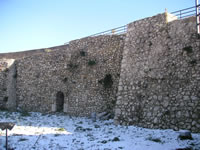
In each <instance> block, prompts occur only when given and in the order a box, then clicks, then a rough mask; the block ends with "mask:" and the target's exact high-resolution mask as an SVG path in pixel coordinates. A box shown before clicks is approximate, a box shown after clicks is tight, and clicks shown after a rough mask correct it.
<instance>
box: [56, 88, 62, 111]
mask: <svg viewBox="0 0 200 150" xmlns="http://www.w3.org/2000/svg"><path fill="white" fill-rule="evenodd" d="M63 106H64V94H63V92H61V91H59V92H57V94H56V111H57V112H63V109H64V107H63Z"/></svg>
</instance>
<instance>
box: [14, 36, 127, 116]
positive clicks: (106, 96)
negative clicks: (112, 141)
mask: <svg viewBox="0 0 200 150" xmlns="http://www.w3.org/2000/svg"><path fill="white" fill-rule="evenodd" d="M123 47H124V36H99V37H89V38H84V39H80V40H76V41H72V42H70V43H69V45H66V47H65V48H64V47H62V48H63V49H62V50H57V51H51V49H49V52H46V53H45V54H40V55H34V56H31V57H26V58H24V59H20V60H18V61H17V74H18V75H17V99H18V101H17V105H18V107H19V108H20V109H23V110H26V111H41V112H50V111H64V112H65V113H67V114H69V115H74V116H89V115H91V113H92V112H96V113H99V112H104V111H105V112H109V113H112V114H113V112H114V111H113V108H114V105H115V103H116V93H117V88H118V83H119V73H120V66H121V60H122V51H123Z"/></svg>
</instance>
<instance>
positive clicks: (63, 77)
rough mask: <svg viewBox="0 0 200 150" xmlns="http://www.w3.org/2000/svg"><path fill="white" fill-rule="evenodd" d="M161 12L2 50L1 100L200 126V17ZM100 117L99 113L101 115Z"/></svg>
mask: <svg viewBox="0 0 200 150" xmlns="http://www.w3.org/2000/svg"><path fill="white" fill-rule="evenodd" d="M175 19H177V18H176V17H174V16H173V15H170V14H159V15H156V16H153V17H149V18H145V19H142V20H138V21H135V22H132V23H130V24H128V30H127V33H126V35H102V36H97V37H86V38H83V39H79V40H75V41H71V42H70V43H69V44H67V45H63V46H58V47H53V48H48V49H40V50H38V51H36V52H34V51H31V52H22V53H16V54H14V53H12V54H2V55H0V58H3V57H5V58H6V57H8V58H17V60H16V61H14V60H12V62H13V64H10V65H9V62H10V61H11V60H9V59H0V69H1V71H0V108H1V109H10V110H11V109H15V108H16V107H17V108H18V109H20V110H25V111H40V112H55V111H58V108H59V110H62V111H63V112H65V113H66V114H69V115H74V116H90V115H91V113H96V114H101V112H105V114H104V115H103V117H102V118H104V119H105V118H110V117H113V114H114V109H115V117H114V119H115V122H116V123H120V124H123V125H131V124H134V125H138V126H143V127H149V128H173V129H175V130H179V129H181V128H183V129H188V130H191V131H193V132H200V126H199V124H200V113H199V112H200V93H199V91H200V61H199V60H200V39H198V38H197V36H196V23H195V18H194V17H190V18H186V19H183V20H175ZM97 117H98V115H97Z"/></svg>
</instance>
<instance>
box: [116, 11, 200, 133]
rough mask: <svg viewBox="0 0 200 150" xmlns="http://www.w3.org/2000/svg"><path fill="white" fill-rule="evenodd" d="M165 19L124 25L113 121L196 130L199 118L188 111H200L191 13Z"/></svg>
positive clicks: (199, 69)
mask: <svg viewBox="0 0 200 150" xmlns="http://www.w3.org/2000/svg"><path fill="white" fill-rule="evenodd" d="M168 16H169V17H171V16H170V15H168ZM166 20H167V18H166V15H165V14H160V15H157V16H154V17H150V18H145V19H143V20H139V21H135V22H132V23H130V24H128V31H127V35H126V39H125V47H124V52H123V60H122V65H121V73H120V82H121V83H122V84H121V85H120V87H119V90H118V93H117V95H118V97H120V99H117V103H116V114H115V115H116V116H115V120H116V122H117V123H121V124H124V123H125V124H133V125H138V126H143V127H149V128H173V129H176V130H177V129H182V128H183V129H188V130H192V131H193V132H200V128H199V127H197V126H198V123H197V122H199V121H200V117H199V118H198V117H196V116H194V117H192V116H191V115H192V114H193V115H194V114H196V115H197V116H200V113H199V109H197V107H198V106H199V105H200V94H199V91H200V84H199V83H200V61H199V60H200V47H199V43H200V39H197V36H196V34H195V33H196V26H195V25H196V23H195V18H194V17H191V18H186V19H184V20H173V19H172V20H171V19H168V20H170V21H172V22H168V21H166ZM167 22H168V23H167ZM125 87H127V88H125ZM128 87H131V89H132V90H130V88H128ZM128 95H131V97H130V96H128ZM127 104H128V105H127ZM136 106H137V107H136ZM129 108H130V109H131V110H132V111H128V110H129ZM132 108H134V109H132ZM197 118H198V119H197Z"/></svg>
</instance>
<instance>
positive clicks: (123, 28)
mask: <svg viewBox="0 0 200 150" xmlns="http://www.w3.org/2000/svg"><path fill="white" fill-rule="evenodd" d="M126 31H127V25H125V26H121V27H117V28H114V29H110V30H106V31H103V32H99V33H96V34H92V35H90V36H88V37H94V36H99V35H120V34H124V33H126Z"/></svg>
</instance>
